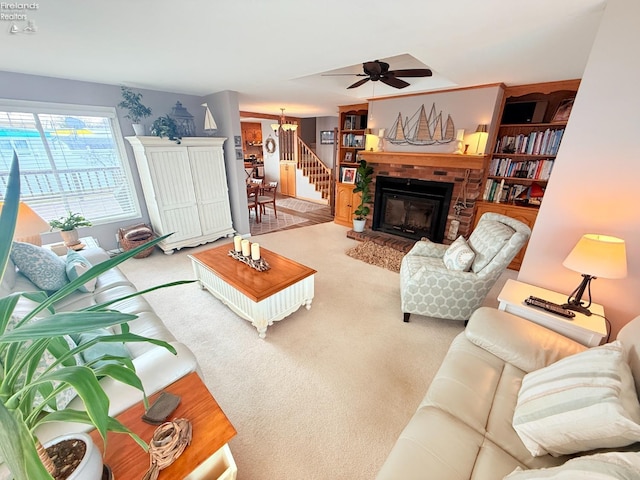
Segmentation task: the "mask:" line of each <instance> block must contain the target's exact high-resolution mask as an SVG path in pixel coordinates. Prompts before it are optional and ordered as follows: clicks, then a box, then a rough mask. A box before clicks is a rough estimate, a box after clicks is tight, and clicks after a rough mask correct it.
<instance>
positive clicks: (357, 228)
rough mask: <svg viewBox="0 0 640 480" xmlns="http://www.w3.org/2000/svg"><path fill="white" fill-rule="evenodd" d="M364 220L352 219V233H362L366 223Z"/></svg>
mask: <svg viewBox="0 0 640 480" xmlns="http://www.w3.org/2000/svg"><path fill="white" fill-rule="evenodd" d="M366 222H367V221H366V220H357V219H355V218H354V219H353V231H354V232H358V233H360V232H364V224H365V223H366Z"/></svg>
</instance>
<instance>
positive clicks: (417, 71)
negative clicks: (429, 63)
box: [389, 68, 433, 77]
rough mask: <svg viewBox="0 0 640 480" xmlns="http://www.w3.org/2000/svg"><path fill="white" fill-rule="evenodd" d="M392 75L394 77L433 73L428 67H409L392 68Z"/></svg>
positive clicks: (420, 75) (426, 75) (422, 75)
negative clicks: (403, 68) (401, 68)
mask: <svg viewBox="0 0 640 480" xmlns="http://www.w3.org/2000/svg"><path fill="white" fill-rule="evenodd" d="M389 74H390V75H393V76H394V77H430V76H431V75H433V73H432V72H431V70H429V69H428V68H409V69H406V70H391V71H390V72H389Z"/></svg>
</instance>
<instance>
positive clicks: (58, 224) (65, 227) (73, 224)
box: [49, 211, 92, 232]
mask: <svg viewBox="0 0 640 480" xmlns="http://www.w3.org/2000/svg"><path fill="white" fill-rule="evenodd" d="M49 225H50V226H51V229H52V230H53V229H57V230H62V231H63V232H70V231H71V230H74V229H76V228H78V227H90V226H91V225H92V223H91V222H90V221H89V220H87V219H86V218H84V217H83V216H82V215H80V214H79V213H73V212H71V211H69V214H68V215H67V216H66V217H60V218H58V219H55V220H51V221H50V222H49Z"/></svg>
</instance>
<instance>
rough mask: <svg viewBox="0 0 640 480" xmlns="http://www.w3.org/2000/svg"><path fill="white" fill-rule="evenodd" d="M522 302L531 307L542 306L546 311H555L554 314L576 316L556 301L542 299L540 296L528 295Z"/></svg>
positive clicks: (568, 316)
mask: <svg viewBox="0 0 640 480" xmlns="http://www.w3.org/2000/svg"><path fill="white" fill-rule="evenodd" d="M524 303H526V304H527V305H531V306H533V307H538V308H542V309H543V310H546V311H547V312H551V313H555V314H556V315H562V316H563V317H567V318H573V317H575V316H576V314H575V313H573V312H572V311H571V310H568V309H566V308H564V307H563V306H562V305H558V304H557V303H552V302H550V301H548V300H543V299H542V298H538V297H534V296H530V297H529V298H527V299H526V300H525V301H524Z"/></svg>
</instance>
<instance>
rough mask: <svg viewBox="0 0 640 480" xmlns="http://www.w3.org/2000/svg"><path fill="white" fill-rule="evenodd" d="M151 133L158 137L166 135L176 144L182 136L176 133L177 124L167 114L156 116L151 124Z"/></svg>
mask: <svg viewBox="0 0 640 480" xmlns="http://www.w3.org/2000/svg"><path fill="white" fill-rule="evenodd" d="M151 133H152V134H153V135H156V136H158V137H160V138H163V137H167V138H168V139H169V140H173V141H174V142H176V143H177V144H180V143H181V142H180V139H181V138H182V137H181V136H180V135H178V125H177V124H176V121H175V120H174V119H173V118H171V117H170V116H169V115H164V116H162V117H158V118H156V119H155V120H154V122H153V125H152V126H151Z"/></svg>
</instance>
